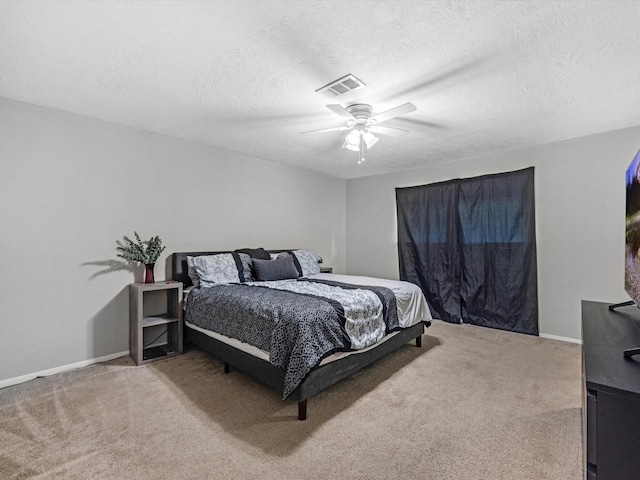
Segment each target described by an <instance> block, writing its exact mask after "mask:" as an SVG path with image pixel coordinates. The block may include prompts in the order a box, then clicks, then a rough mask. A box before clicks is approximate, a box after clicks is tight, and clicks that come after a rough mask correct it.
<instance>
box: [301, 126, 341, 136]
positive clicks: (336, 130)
mask: <svg viewBox="0 0 640 480" xmlns="http://www.w3.org/2000/svg"><path fill="white" fill-rule="evenodd" d="M349 129H351V127H347V126H344V127H334V128H323V129H322V130H309V131H307V132H300V135H302V134H305V133H324V132H338V131H341V130H349Z"/></svg>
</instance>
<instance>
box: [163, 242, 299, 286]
mask: <svg viewBox="0 0 640 480" xmlns="http://www.w3.org/2000/svg"><path fill="white" fill-rule="evenodd" d="M292 250H297V249H296V248H287V249H280V250H267V252H269V253H281V252H290V251H292ZM217 253H233V251H217V252H177V253H172V254H171V280H175V281H177V282H182V283H183V284H184V288H187V287H190V286H191V285H193V284H192V283H191V279H190V278H189V275H188V274H187V271H188V268H187V257H199V256H200V255H215V254H217Z"/></svg>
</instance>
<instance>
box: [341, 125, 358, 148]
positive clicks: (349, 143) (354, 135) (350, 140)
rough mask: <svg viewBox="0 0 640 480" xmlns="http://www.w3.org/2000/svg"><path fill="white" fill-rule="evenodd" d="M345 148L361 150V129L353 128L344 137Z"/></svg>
mask: <svg viewBox="0 0 640 480" xmlns="http://www.w3.org/2000/svg"><path fill="white" fill-rule="evenodd" d="M343 147H344V148H346V149H348V150H352V151H354V152H357V151H359V150H360V131H359V130H351V131H350V132H349V133H348V134H347V136H346V137H344V145H343Z"/></svg>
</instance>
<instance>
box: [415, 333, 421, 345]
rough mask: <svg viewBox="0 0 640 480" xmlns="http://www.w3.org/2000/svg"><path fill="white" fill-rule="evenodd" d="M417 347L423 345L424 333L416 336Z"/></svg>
mask: <svg viewBox="0 0 640 480" xmlns="http://www.w3.org/2000/svg"><path fill="white" fill-rule="evenodd" d="M416 347H418V348H420V347H422V335H419V336H417V337H416Z"/></svg>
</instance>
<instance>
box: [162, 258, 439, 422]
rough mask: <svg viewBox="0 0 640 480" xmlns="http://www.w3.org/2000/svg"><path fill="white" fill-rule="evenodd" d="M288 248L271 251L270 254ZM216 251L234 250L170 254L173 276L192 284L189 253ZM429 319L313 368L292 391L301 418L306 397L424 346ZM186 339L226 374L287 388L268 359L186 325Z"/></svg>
mask: <svg viewBox="0 0 640 480" xmlns="http://www.w3.org/2000/svg"><path fill="white" fill-rule="evenodd" d="M284 251H287V250H270V252H271V253H278V252H284ZM217 253H231V252H180V253H174V254H173V255H172V256H171V272H172V273H171V279H172V280H176V281H179V282H182V283H183V284H184V288H187V287H189V286H191V285H192V283H191V279H190V278H189V275H188V274H187V256H192V257H195V256H199V255H214V254H217ZM430 324H431V323H430V322H420V323H418V324H416V325H414V326H412V327H409V328H406V329H404V330H401V331H400V332H399V333H398V334H396V335H395V336H393V337H391V338H389V339H388V340H386V341H384V342H382V343H380V344H379V345H378V346H377V347H375V348H371V349H369V350H367V351H366V352H362V353H358V354H357V355H349V356H347V357H344V358H341V359H339V360H335V361H333V362H330V363H327V364H325V365H321V366H319V367H316V368H314V369H313V370H312V371H311V372H310V373H309V375H308V376H307V378H306V379H305V380H304V381H303V382H302V383H301V384H300V385H298V387H297V388H296V389H295V390H294V391H293V393H292V394H291V397H292V398H294V399H296V400H297V401H298V420H306V418H307V399H308V398H309V397H312V396H313V395H315V394H317V393H319V392H321V391H322V390H324V389H325V388H327V387H330V386H331V385H333V384H334V383H337V382H339V381H340V380H342V379H344V378H346V377H348V376H349V375H351V374H353V373H355V372H357V371H358V370H361V369H362V368H364V367H366V366H367V365H370V364H371V363H373V362H375V361H376V360H378V359H380V358H382V357H384V356H385V355H387V354H388V353H391V352H392V351H394V350H397V349H398V348H400V347H401V346H402V345H404V344H406V343H407V342H409V341H411V340H414V339H415V341H416V346H417V347H421V346H422V337H421V335H422V334H423V333H424V328H425V326H427V327H428V326H429V325H430ZM184 331H185V339H186V341H187V342H190V343H192V344H194V345H196V346H198V347H199V348H201V349H202V350H204V351H206V352H208V353H209V354H211V355H213V356H214V357H216V358H218V359H219V360H221V361H222V362H223V363H224V371H225V373H229V372H230V370H231V367H233V368H235V369H237V370H241V371H243V372H245V373H247V374H248V375H251V376H252V377H254V378H256V379H257V380H259V381H261V382H263V383H264V384H266V385H268V386H270V387H272V388H275V389H276V390H277V391H279V392H282V391H283V389H284V377H285V372H284V371H283V370H281V369H280V368H278V367H276V366H274V365H272V364H271V363H269V362H268V361H266V360H263V359H260V358H257V357H254V356H253V355H251V354H249V353H246V352H243V351H242V350H239V349H237V348H234V347H232V346H230V345H228V344H226V343H224V342H221V341H220V340H217V339H215V338H212V337H210V336H208V335H206V334H204V333H201V332H199V331H197V330H193V329H191V328H189V327H187V326H186V325H185V329H184Z"/></svg>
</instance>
